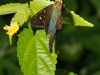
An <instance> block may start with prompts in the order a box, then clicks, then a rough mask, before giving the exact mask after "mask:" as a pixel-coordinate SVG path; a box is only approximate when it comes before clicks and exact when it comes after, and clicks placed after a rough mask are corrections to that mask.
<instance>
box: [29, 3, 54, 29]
mask: <svg viewBox="0 0 100 75" xmlns="http://www.w3.org/2000/svg"><path fill="white" fill-rule="evenodd" d="M52 6H53V4H51V5H49V6H47V7H45V8H44V9H42V10H40V11H39V12H38V13H36V15H34V16H33V17H32V18H31V20H30V22H31V24H32V25H35V26H39V27H44V28H45V29H46V28H47V26H48V24H49V20H50V16H51V12H52Z"/></svg>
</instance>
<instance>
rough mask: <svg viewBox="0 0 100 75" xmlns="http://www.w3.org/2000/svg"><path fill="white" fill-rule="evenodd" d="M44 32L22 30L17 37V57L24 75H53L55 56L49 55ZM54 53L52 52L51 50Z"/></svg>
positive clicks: (53, 54)
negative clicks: (34, 32)
mask: <svg viewBox="0 0 100 75" xmlns="http://www.w3.org/2000/svg"><path fill="white" fill-rule="evenodd" d="M48 39H49V38H48V37H47V36H46V35H45V32H44V31H37V32H36V34H35V36H34V35H33V32H32V30H29V29H24V30H23V32H21V34H20V35H19V40H18V47H17V51H18V57H19V62H20V65H21V68H22V72H23V73H24V75H29V74H30V75H38V74H39V75H54V71H55V64H56V54H55V53H52V54H50V52H49V49H48ZM53 51H54V50H53Z"/></svg>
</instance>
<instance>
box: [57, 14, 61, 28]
mask: <svg viewBox="0 0 100 75" xmlns="http://www.w3.org/2000/svg"><path fill="white" fill-rule="evenodd" d="M61 28H62V15H61V14H60V15H59V17H58V20H57V24H56V29H59V30H60V29H61Z"/></svg>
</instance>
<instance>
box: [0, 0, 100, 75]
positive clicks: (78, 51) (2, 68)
mask: <svg viewBox="0 0 100 75" xmlns="http://www.w3.org/2000/svg"><path fill="white" fill-rule="evenodd" d="M26 2H29V0H0V5H3V4H7V3H26ZM64 4H65V5H66V7H67V8H68V9H69V10H71V11H74V12H75V13H76V14H78V15H80V16H81V17H83V18H84V19H85V20H87V21H89V22H91V23H93V24H94V27H92V28H91V27H81V26H74V25H63V28H62V29H61V30H58V31H57V34H56V50H59V54H58V59H57V60H58V63H57V71H59V70H60V71H59V72H60V73H61V72H65V71H68V72H74V73H75V74H78V75H100V0H64ZM13 15H14V14H9V15H2V16H0V75H23V74H22V72H21V70H20V66H19V63H18V58H17V51H16V45H17V39H18V38H17V36H14V37H13V45H9V38H8V36H7V35H6V34H5V33H6V31H4V30H3V26H4V25H5V24H7V25H9V24H10V21H11V18H12V17H13ZM57 71H56V72H57ZM56 75H58V74H56ZM60 75H65V74H60Z"/></svg>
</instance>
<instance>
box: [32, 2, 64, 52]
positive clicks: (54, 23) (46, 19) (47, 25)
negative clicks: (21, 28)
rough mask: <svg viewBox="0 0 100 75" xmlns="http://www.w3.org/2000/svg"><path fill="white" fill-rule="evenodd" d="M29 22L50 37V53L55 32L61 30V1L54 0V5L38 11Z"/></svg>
mask: <svg viewBox="0 0 100 75" xmlns="http://www.w3.org/2000/svg"><path fill="white" fill-rule="evenodd" d="M30 22H31V24H32V25H35V26H38V27H44V29H45V32H46V34H49V35H50V38H49V50H50V52H51V53H52V44H53V41H54V39H55V33H56V30H57V29H61V28H62V0H55V2H54V4H51V5H49V6H47V7H45V8H44V9H42V10H40V11H39V12H38V13H36V14H35V15H34V16H33V17H32V18H31V19H30Z"/></svg>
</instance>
